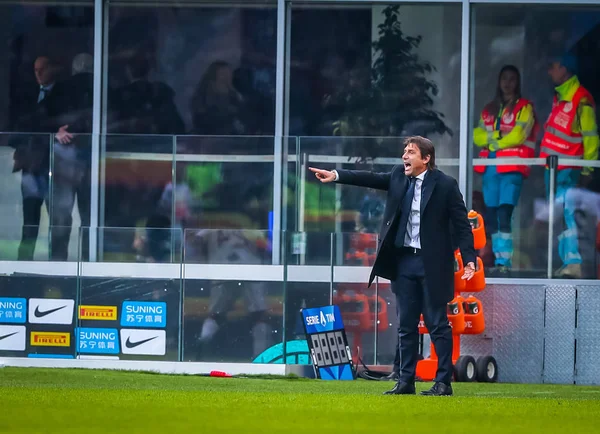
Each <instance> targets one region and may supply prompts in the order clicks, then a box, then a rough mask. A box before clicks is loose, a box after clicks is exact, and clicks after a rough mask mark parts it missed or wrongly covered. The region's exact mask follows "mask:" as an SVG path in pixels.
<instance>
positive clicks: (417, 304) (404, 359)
mask: <svg viewBox="0 0 600 434" xmlns="http://www.w3.org/2000/svg"><path fill="white" fill-rule="evenodd" d="M397 263H398V265H397V266H398V277H397V278H396V280H395V281H394V282H392V291H393V292H394V293H395V294H396V301H397V303H398V316H399V318H398V321H399V324H400V326H399V333H398V340H399V346H400V381H404V382H406V383H412V382H414V381H415V372H416V368H417V360H418V355H419V328H418V327H419V318H420V315H421V313H423V318H424V320H425V325H426V326H427V329H428V330H429V335H430V337H431V340H432V342H433V345H434V347H435V352H436V353H437V356H438V370H437V374H436V377H435V380H434V381H436V382H442V383H446V384H450V382H451V380H452V372H453V367H452V329H451V328H450V324H449V323H448V315H447V311H446V309H447V306H446V303H433V302H432V301H431V300H430V299H429V297H428V296H427V294H428V291H427V288H426V284H425V266H424V264H423V258H422V257H421V256H420V255H419V254H417V255H413V254H408V253H404V254H403V253H399V254H398V256H397Z"/></svg>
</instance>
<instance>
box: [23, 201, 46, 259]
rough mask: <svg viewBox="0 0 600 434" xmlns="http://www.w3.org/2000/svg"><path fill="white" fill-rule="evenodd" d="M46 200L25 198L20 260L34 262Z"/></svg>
mask: <svg viewBox="0 0 600 434" xmlns="http://www.w3.org/2000/svg"><path fill="white" fill-rule="evenodd" d="M43 204H44V199H39V198H37V197H28V198H23V232H22V233H21V244H20V245H19V253H18V255H19V256H18V260H19V261H32V260H33V253H34V252H35V244H36V242H37V237H38V233H39V231H40V218H41V213H42V205H43Z"/></svg>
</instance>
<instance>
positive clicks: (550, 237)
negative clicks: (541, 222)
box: [546, 155, 558, 279]
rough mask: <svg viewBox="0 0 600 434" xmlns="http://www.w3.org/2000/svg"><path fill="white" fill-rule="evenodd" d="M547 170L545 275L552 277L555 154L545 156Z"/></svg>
mask: <svg viewBox="0 0 600 434" xmlns="http://www.w3.org/2000/svg"><path fill="white" fill-rule="evenodd" d="M547 164H548V170H550V174H549V178H550V179H549V181H550V182H549V188H548V270H547V275H546V277H547V278H548V279H552V256H553V253H554V248H553V247H554V245H553V242H554V203H555V196H554V190H555V188H556V186H555V178H556V168H557V167H558V157H557V156H556V155H551V156H549V157H548V158H547Z"/></svg>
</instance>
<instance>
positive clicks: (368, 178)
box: [309, 167, 392, 191]
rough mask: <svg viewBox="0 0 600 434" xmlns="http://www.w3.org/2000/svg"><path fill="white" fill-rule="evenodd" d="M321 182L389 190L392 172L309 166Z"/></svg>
mask: <svg viewBox="0 0 600 434" xmlns="http://www.w3.org/2000/svg"><path fill="white" fill-rule="evenodd" d="M309 170H310V171H311V172H313V173H314V174H315V176H316V177H317V179H319V180H320V181H321V182H324V183H327V182H334V181H335V182H339V183H340V184H347V185H356V186H358V187H367V188H374V189H376V190H385V191H387V190H388V189H389V186H390V179H391V177H392V173H391V172H388V173H376V172H369V171H366V170H323V169H316V168H314V167H309Z"/></svg>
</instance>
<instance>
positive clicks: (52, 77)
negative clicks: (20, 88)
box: [9, 56, 62, 261]
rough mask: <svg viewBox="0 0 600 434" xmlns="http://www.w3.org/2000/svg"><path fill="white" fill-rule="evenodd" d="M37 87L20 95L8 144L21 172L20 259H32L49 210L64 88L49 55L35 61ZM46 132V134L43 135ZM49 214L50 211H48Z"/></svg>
mask: <svg viewBox="0 0 600 434" xmlns="http://www.w3.org/2000/svg"><path fill="white" fill-rule="evenodd" d="M33 67H34V71H33V72H34V74H35V79H36V81H37V86H35V87H32V88H31V89H29V90H28V91H25V92H24V93H23V94H21V95H20V96H19V101H18V107H19V108H20V110H19V113H18V114H17V115H16V119H15V120H14V123H13V125H11V127H10V130H11V131H14V132H18V133H25V134H17V135H15V136H14V137H13V138H11V140H10V142H9V146H11V147H13V148H15V153H14V155H13V160H14V164H13V173H14V172H19V171H20V172H21V194H22V197H23V230H22V235H21V244H20V245H19V252H18V259H19V260H29V261H30V260H33V256H34V251H35V244H36V240H37V236H38V233H39V226H40V218H41V209H42V204H43V203H44V201H46V207H48V183H49V170H50V140H51V137H52V134H51V133H54V132H56V131H57V130H58V128H59V125H58V123H57V122H58V115H59V114H60V111H61V106H60V98H59V96H60V94H61V93H62V88H61V86H60V84H59V83H57V82H56V77H57V75H58V65H57V64H56V63H55V62H53V61H52V59H50V58H49V57H47V56H39V57H38V58H37V59H36V60H35V62H34V65H33ZM42 133H44V134H42ZM48 212H50V210H48Z"/></svg>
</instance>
